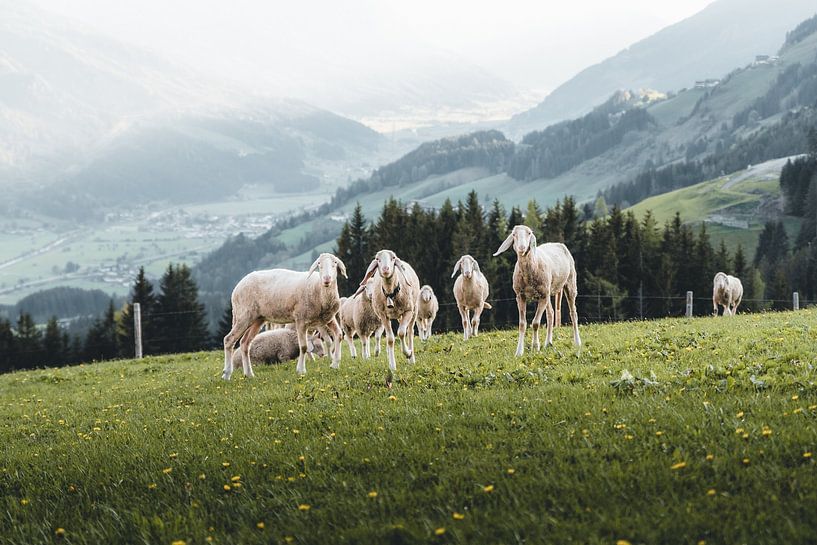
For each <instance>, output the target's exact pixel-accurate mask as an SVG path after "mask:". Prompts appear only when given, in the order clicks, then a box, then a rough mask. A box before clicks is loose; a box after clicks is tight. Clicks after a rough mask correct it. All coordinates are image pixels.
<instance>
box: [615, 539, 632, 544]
mask: <svg viewBox="0 0 817 545" xmlns="http://www.w3.org/2000/svg"><path fill="white" fill-rule="evenodd" d="M616 545H630V542H629V541H627V540H626V539H619V540H618V541H616Z"/></svg>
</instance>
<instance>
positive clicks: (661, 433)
mask: <svg viewBox="0 0 817 545" xmlns="http://www.w3.org/2000/svg"><path fill="white" fill-rule="evenodd" d="M655 435H656V437H661V436H662V435H664V432H663V431H657V432H655Z"/></svg>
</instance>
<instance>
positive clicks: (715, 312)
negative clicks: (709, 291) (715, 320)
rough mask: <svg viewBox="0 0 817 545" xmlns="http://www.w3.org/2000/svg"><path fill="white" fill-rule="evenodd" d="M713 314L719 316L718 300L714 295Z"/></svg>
mask: <svg viewBox="0 0 817 545" xmlns="http://www.w3.org/2000/svg"><path fill="white" fill-rule="evenodd" d="M712 316H715V317H717V316H718V300H717V299H715V297H714V296H713V297H712Z"/></svg>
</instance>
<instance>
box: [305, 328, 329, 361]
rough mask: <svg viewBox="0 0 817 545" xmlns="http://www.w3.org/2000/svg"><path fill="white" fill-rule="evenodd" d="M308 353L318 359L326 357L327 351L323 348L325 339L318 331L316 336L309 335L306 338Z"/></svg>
mask: <svg viewBox="0 0 817 545" xmlns="http://www.w3.org/2000/svg"><path fill="white" fill-rule="evenodd" d="M306 351H307V352H308V353H310V354H314V355H315V356H316V357H318V358H322V357H324V356H325V355H326V350H325V349H324V346H323V337H322V336H321V334H320V333H318V332H317V331H316V332H315V333H314V334H308V335H307V336H306Z"/></svg>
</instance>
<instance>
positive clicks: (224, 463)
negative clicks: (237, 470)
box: [221, 462, 230, 467]
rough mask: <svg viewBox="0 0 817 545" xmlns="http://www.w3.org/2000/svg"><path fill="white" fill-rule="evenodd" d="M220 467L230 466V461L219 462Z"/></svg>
mask: <svg viewBox="0 0 817 545" xmlns="http://www.w3.org/2000/svg"><path fill="white" fill-rule="evenodd" d="M221 465H222V467H230V462H221Z"/></svg>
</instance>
